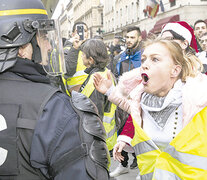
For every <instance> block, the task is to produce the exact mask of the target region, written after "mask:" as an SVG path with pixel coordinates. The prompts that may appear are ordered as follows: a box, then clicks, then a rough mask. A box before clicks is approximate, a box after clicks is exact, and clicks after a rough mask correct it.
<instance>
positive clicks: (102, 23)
mask: <svg viewBox="0 0 207 180" xmlns="http://www.w3.org/2000/svg"><path fill="white" fill-rule="evenodd" d="M101 25H103V13H101Z"/></svg>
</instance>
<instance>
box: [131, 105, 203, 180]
mask: <svg viewBox="0 0 207 180" xmlns="http://www.w3.org/2000/svg"><path fill="white" fill-rule="evenodd" d="M133 123H134V125H135V126H136V127H135V129H136V130H135V134H138V133H137V131H139V130H140V129H141V128H140V127H138V128H137V126H138V125H137V123H136V122H135V121H134V120H133ZM141 130H142V129H141ZM142 131H143V130H142ZM143 132H144V131H143ZM139 135H141V134H139ZM138 137H139V136H137V135H136V137H134V138H133V142H132V144H133V145H134V146H135V151H136V153H137V151H139V153H137V160H138V165H139V168H140V175H141V180H143V179H146V178H145V177H146V175H147V176H149V175H150V173H149V171H148V169H151V170H152V166H153V171H152V172H151V178H149V179H153V180H166V179H170V180H182V179H183V180H192V179H199V180H206V179H207V141H206V137H207V107H206V108H204V109H203V110H202V111H200V112H199V113H197V114H196V115H195V116H194V118H193V119H192V120H191V122H190V123H189V124H188V125H187V126H185V127H184V128H183V129H182V130H181V131H180V133H179V134H178V135H177V136H176V137H175V138H174V139H173V140H172V141H171V142H170V144H169V145H168V146H167V147H166V148H165V150H164V151H163V152H161V151H160V152H159V153H156V154H154V156H153V153H152V152H153V151H156V150H155V149H154V150H153V147H152V146H150V147H152V150H151V151H148V152H147V151H146V150H144V151H143V150H142V148H143V147H142V146H139V140H137V138H138ZM143 137H145V138H146V134H144V136H143ZM143 137H142V136H141V139H144V138H143ZM145 140H146V141H144V142H147V141H148V140H149V139H145ZM148 147H149V146H148ZM140 150H141V151H140ZM142 152H143V153H142ZM149 161H152V162H153V164H152V162H151V163H150V164H148V163H149ZM151 170H150V171H151ZM153 172H154V174H153ZM152 174H153V178H152Z"/></svg>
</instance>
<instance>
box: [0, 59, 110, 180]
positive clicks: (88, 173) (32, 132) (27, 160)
mask: <svg viewBox="0 0 207 180" xmlns="http://www.w3.org/2000/svg"><path fill="white" fill-rule="evenodd" d="M49 83H50V82H49V80H48V78H47V77H46V74H45V72H44V71H43V69H42V66H41V65H39V64H36V63H33V62H32V61H29V60H25V59H21V58H17V62H16V64H15V66H13V67H12V68H10V69H8V70H7V71H5V72H4V73H1V74H0V84H1V88H0V114H1V115H2V116H3V117H4V119H5V122H6V125H7V127H6V129H4V130H3V131H0V146H1V148H3V149H4V150H5V151H7V152H8V153H7V155H6V156H5V157H6V158H5V157H4V158H5V159H6V160H5V162H3V164H0V179H1V180H4V179H6V180H7V179H11V180H30V179H31V180H33V179H34V180H38V179H57V180H65V179H75V180H79V179H80V180H83V179H84V180H85V179H86V180H87V179H103V180H105V179H108V171H107V168H108V157H107V149H106V145H105V131H104V128H103V126H102V124H101V121H100V118H99V117H98V115H97V110H96V109H95V107H94V105H93V104H92V103H91V101H90V100H89V99H88V98H86V97H84V96H83V95H82V94H81V95H79V93H77V94H75V95H73V96H74V97H73V98H72V99H71V98H70V97H68V96H67V95H65V94H63V93H61V92H59V90H58V89H56V88H53V87H52V86H50V84H49ZM72 101H73V103H72ZM79 102H81V105H80V104H79ZM88 120H90V123H87V121H88ZM90 124H91V125H92V127H91V126H90ZM94 124H95V125H96V126H97V127H96V128H97V131H98V132H97V131H96V130H93V129H94V127H95V126H94ZM97 152H98V153H97ZM0 156H1V154H0Z"/></svg>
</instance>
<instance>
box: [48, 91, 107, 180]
mask: <svg viewBox="0 0 207 180" xmlns="http://www.w3.org/2000/svg"><path fill="white" fill-rule="evenodd" d="M71 95H72V97H71V105H72V106H73V109H74V110H75V111H76V113H77V114H78V115H79V117H80V122H79V135H80V139H81V142H82V144H81V145H80V146H77V147H74V149H73V150H72V151H70V152H68V153H67V154H66V155H65V156H64V157H61V158H60V159H58V160H57V161H56V162H55V163H54V164H52V165H51V168H50V174H52V177H54V176H55V175H56V174H58V173H59V172H60V171H61V170H62V168H64V166H65V165H68V164H70V163H71V164H72V163H74V162H75V161H77V160H79V159H80V158H84V160H85V166H86V170H87V173H88V175H89V176H90V177H91V178H92V179H93V180H108V179H109V174H108V169H109V164H110V155H109V153H108V149H107V146H106V132H105V130H104V126H103V125H102V122H101V119H100V118H99V116H98V110H97V108H96V106H95V105H94V104H93V102H92V101H91V100H90V99H89V98H87V97H86V96H85V95H83V94H81V93H78V92H76V91H72V94H71Z"/></svg>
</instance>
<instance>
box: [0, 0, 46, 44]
mask: <svg viewBox="0 0 207 180" xmlns="http://www.w3.org/2000/svg"><path fill="white" fill-rule="evenodd" d="M39 19H48V16H47V11H46V10H45V8H44V5H43V4H42V1H41V0H1V3H0V25H1V28H0V48H10V47H19V46H22V45H24V44H27V43H28V42H30V41H31V39H32V38H33V36H34V34H35V33H36V30H37V27H36V26H37V23H36V21H37V20H39Z"/></svg>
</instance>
